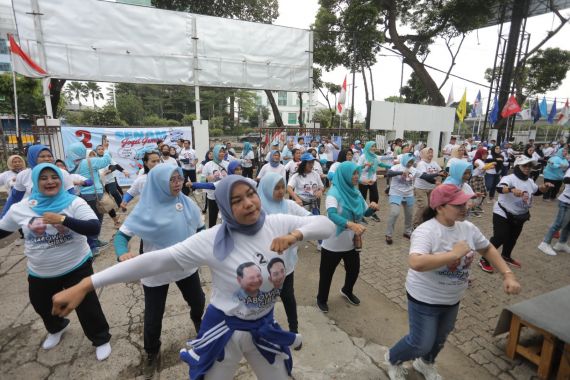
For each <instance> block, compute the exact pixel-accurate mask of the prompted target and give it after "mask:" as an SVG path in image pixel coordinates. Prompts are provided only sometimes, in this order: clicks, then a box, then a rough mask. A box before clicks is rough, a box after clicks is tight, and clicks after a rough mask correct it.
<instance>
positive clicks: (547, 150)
mask: <svg viewBox="0 0 570 380" xmlns="http://www.w3.org/2000/svg"><path fill="white" fill-rule="evenodd" d="M553 153H554V148H553V147H551V146H549V147H548V148H544V149H543V150H542V154H544V157H545V158H546V157H550V156H552V154H553Z"/></svg>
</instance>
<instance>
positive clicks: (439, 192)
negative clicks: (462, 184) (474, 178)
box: [429, 184, 475, 210]
mask: <svg viewBox="0 0 570 380" xmlns="http://www.w3.org/2000/svg"><path fill="white" fill-rule="evenodd" d="M474 197H475V194H466V193H464V192H463V190H461V189H460V188H459V187H457V186H455V185H449V184H448V185H439V186H437V187H436V188H435V189H433V191H432V192H431V195H430V197H429V205H430V207H431V208H432V209H434V210H435V209H436V208H438V207H439V206H443V205H447V204H449V205H462V204H464V203H465V202H467V201H468V200H469V199H471V198H474Z"/></svg>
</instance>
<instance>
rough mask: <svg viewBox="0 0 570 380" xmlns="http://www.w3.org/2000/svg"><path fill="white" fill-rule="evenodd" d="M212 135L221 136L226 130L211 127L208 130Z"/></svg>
mask: <svg viewBox="0 0 570 380" xmlns="http://www.w3.org/2000/svg"><path fill="white" fill-rule="evenodd" d="M208 132H209V134H210V137H220V136H221V135H223V134H224V130H223V129H220V128H210V129H209V130H208Z"/></svg>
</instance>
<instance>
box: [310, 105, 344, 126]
mask: <svg viewBox="0 0 570 380" xmlns="http://www.w3.org/2000/svg"><path fill="white" fill-rule="evenodd" d="M313 120H315V121H316V122H319V123H321V128H331V127H333V128H334V127H335V126H338V125H339V124H340V116H339V115H338V114H337V113H336V111H334V110H329V109H326V108H320V109H317V110H316V111H315V113H314V114H313Z"/></svg>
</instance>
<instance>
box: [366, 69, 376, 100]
mask: <svg viewBox="0 0 570 380" xmlns="http://www.w3.org/2000/svg"><path fill="white" fill-rule="evenodd" d="M367 67H368V72H369V73H370V94H371V95H372V96H371V98H372V100H375V99H374V80H373V79H372V68H371V67H370V66H367Z"/></svg>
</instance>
